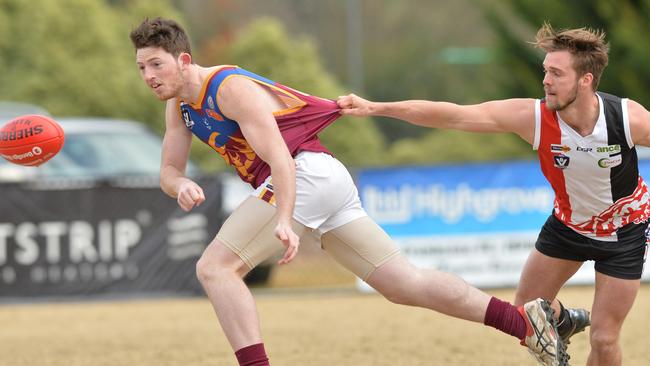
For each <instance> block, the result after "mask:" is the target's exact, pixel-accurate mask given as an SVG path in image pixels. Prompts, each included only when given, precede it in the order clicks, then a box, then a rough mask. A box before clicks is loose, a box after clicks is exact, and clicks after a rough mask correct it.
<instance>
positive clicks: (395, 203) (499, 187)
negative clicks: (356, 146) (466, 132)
mask: <svg viewBox="0 0 650 366" xmlns="http://www.w3.org/2000/svg"><path fill="white" fill-rule="evenodd" d="M640 166H641V169H642V174H643V171H646V172H648V174H646V176H648V177H650V164H648V163H647V162H645V161H642V162H641V163H640ZM357 182H358V185H359V194H360V196H361V200H362V202H363V205H364V207H365V208H366V210H367V211H368V214H369V215H370V216H371V217H372V218H373V219H375V220H376V221H377V223H378V224H379V225H381V226H382V228H384V230H386V232H387V233H388V234H389V235H390V236H391V237H392V238H393V239H394V240H395V241H396V242H397V243H398V244H399V246H400V247H401V250H402V252H403V253H404V254H405V255H406V256H407V257H409V258H410V260H411V261H412V262H414V263H415V264H416V265H419V266H422V267H427V268H436V269H440V270H443V271H446V272H452V273H455V274H458V275H460V276H461V277H462V278H464V279H465V280H467V281H468V282H469V283H471V284H473V285H475V286H481V287H501V286H514V285H516V284H517V282H518V280H519V275H520V273H521V270H522V268H523V266H524V263H525V261H526V258H527V257H528V253H529V252H530V251H531V250H532V249H533V247H534V244H535V240H536V239H537V235H538V233H539V230H540V229H541V227H542V225H543V224H544V222H545V221H546V219H547V218H548V216H549V215H550V214H551V212H552V208H553V200H554V193H553V191H552V189H551V187H550V185H549V184H548V182H547V181H546V179H545V178H544V176H543V175H542V173H541V171H540V168H539V163H538V162H537V161H514V162H499V163H475V164H462V165H441V166H431V167H402V168H391V169H368V170H362V171H359V172H358V175H357ZM645 278H646V279H647V278H650V277H649V276H648V274H647V273H646V274H645ZM593 279H594V270H593V262H587V263H585V264H584V265H583V266H582V268H581V269H580V270H579V271H578V273H576V275H575V276H574V277H573V278H572V279H571V281H570V283H593Z"/></svg>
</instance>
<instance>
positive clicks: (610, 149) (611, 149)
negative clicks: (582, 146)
mask: <svg viewBox="0 0 650 366" xmlns="http://www.w3.org/2000/svg"><path fill="white" fill-rule="evenodd" d="M596 152H597V153H606V154H615V153H620V152H621V145H619V144H616V145H609V146H600V147H597V148H596Z"/></svg>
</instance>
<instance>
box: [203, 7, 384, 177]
mask: <svg viewBox="0 0 650 366" xmlns="http://www.w3.org/2000/svg"><path fill="white" fill-rule="evenodd" d="M209 51H210V49H208V50H206V51H204V52H203V53H202V54H201V56H200V57H201V59H202V61H203V62H207V63H210V64H236V65H238V66H240V67H242V68H244V69H247V70H249V71H251V72H254V73H256V74H259V75H262V76H264V77H267V78H269V79H271V80H274V81H276V82H278V83H280V84H284V85H287V86H289V87H292V88H295V89H297V90H300V91H302V92H305V93H309V94H313V95H317V96H320V97H323V98H330V99H335V98H336V97H337V96H339V95H342V94H343V93H344V88H343V87H342V86H341V85H340V84H339V83H338V82H337V81H336V80H335V79H334V78H333V77H332V76H331V75H330V74H329V73H328V72H327V70H325V68H324V67H323V64H322V62H321V61H320V56H319V55H318V52H317V50H316V48H315V46H314V42H313V41H312V40H310V39H309V38H306V37H295V36H289V35H288V34H287V31H286V30H285V28H284V27H283V26H282V24H281V23H279V22H278V21H277V20H276V19H272V18H259V19H257V20H255V21H254V22H252V23H250V25H249V26H248V27H246V29H245V30H244V31H242V32H241V33H240V34H238V36H237V37H236V39H235V40H234V42H233V43H232V46H231V47H230V48H229V50H228V51H227V52H222V53H221V54H217V55H215V56H214V57H212V56H211V55H210V54H209ZM206 53H207V54H206ZM320 136H321V139H322V140H323V143H324V144H325V145H326V146H327V147H328V148H329V149H330V150H331V151H332V152H333V153H334V154H335V155H336V156H337V157H338V158H339V159H340V160H341V161H342V162H343V163H345V164H348V165H351V166H368V165H377V164H378V163H380V162H381V161H382V154H383V152H384V145H385V144H384V140H383V136H382V135H381V133H380V132H379V131H378V129H377V127H376V126H375V124H374V122H373V121H372V120H370V119H368V118H365V119H360V120H353V119H351V118H347V117H344V118H341V119H339V120H337V121H336V122H334V123H333V124H332V125H330V126H329V127H328V128H327V129H325V131H324V132H322V133H321V134H320Z"/></svg>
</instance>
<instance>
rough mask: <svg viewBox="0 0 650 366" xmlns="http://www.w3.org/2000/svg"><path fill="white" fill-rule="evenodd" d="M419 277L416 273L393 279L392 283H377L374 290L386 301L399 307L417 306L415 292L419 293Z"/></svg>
mask: <svg viewBox="0 0 650 366" xmlns="http://www.w3.org/2000/svg"><path fill="white" fill-rule="evenodd" d="M417 277H418V274H417V273H414V274H411V275H408V276H401V277H398V278H393V279H392V280H391V281H385V282H381V283H375V284H374V288H375V290H377V292H379V293H380V294H381V295H382V296H384V297H385V298H386V300H388V301H390V302H392V303H394V304H398V305H416V301H415V300H416V297H415V296H414V291H417V290H416V288H417V285H416V282H417Z"/></svg>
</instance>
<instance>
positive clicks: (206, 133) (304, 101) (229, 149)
mask: <svg viewBox="0 0 650 366" xmlns="http://www.w3.org/2000/svg"><path fill="white" fill-rule="evenodd" d="M236 75H238V76H243V77H246V78H249V79H250V80H253V81H255V82H257V83H258V84H260V85H262V86H265V87H266V88H267V89H268V90H269V91H270V92H272V93H274V94H275V95H276V96H277V97H278V98H279V99H280V100H282V101H283V102H284V103H285V105H286V106H287V108H285V109H283V110H280V111H276V112H274V113H273V115H274V117H275V120H276V122H277V124H278V128H279V129H280V133H281V134H282V138H283V139H284V141H285V143H286V144H287V147H288V148H289V152H290V153H291V155H292V156H296V155H297V154H298V153H299V152H301V151H313V152H324V153H329V151H328V150H327V149H326V148H325V146H323V145H322V144H321V142H320V140H319V139H318V133H319V132H320V131H322V130H323V129H324V128H325V127H327V126H328V125H329V124H330V123H332V122H334V121H335V120H336V119H337V118H338V117H339V116H340V114H339V107H338V106H337V104H336V102H334V101H333V100H329V99H323V98H319V97H314V96H311V95H308V94H305V93H302V92H300V91H297V90H294V89H291V88H289V87H286V86H284V85H281V84H278V83H276V82H274V81H272V80H269V79H267V78H265V77H262V76H259V75H256V74H253V73H252V72H249V71H246V70H244V69H241V68H239V67H237V66H219V67H218V68H216V69H215V70H214V71H213V72H212V74H211V75H210V76H209V77H208V78H207V79H206V80H205V82H204V84H203V89H202V90H201V95H200V97H199V100H198V103H200V104H193V103H186V102H184V101H181V102H180V104H179V109H180V113H181V116H182V118H183V121H184V122H185V125H186V126H187V128H189V129H190V130H191V131H192V133H193V134H194V135H195V136H196V137H198V138H199V139H200V140H201V141H203V142H204V143H206V144H208V145H209V146H210V147H211V148H212V149H214V150H215V151H216V152H218V153H219V155H221V157H222V158H223V159H224V160H225V161H226V163H227V164H228V165H231V166H233V167H234V168H235V169H236V170H237V174H238V175H239V176H240V177H241V179H242V180H244V181H245V182H248V183H250V184H251V185H252V186H253V187H257V186H259V185H260V184H262V182H264V180H265V179H266V178H267V177H268V176H269V175H270V174H271V168H270V167H269V165H268V164H266V163H265V162H264V161H263V160H262V159H261V158H260V157H259V156H258V155H257V153H255V151H254V150H253V149H252V148H251V146H250V145H249V144H248V141H246V138H245V137H244V135H243V134H242V131H241V129H240V128H239V124H238V123H237V121H234V120H232V119H229V118H227V117H226V116H224V115H223V113H221V110H220V109H219V105H218V103H217V92H218V91H219V87H220V86H221V84H222V83H223V82H224V81H225V80H226V79H227V78H229V77H231V76H236ZM240 103H246V101H245V100H242V101H240Z"/></svg>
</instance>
